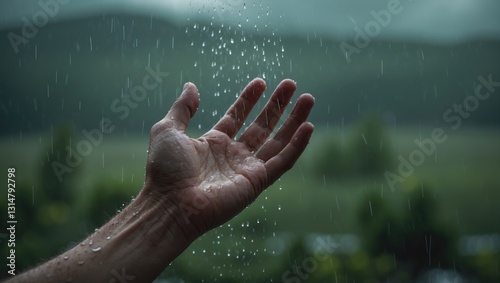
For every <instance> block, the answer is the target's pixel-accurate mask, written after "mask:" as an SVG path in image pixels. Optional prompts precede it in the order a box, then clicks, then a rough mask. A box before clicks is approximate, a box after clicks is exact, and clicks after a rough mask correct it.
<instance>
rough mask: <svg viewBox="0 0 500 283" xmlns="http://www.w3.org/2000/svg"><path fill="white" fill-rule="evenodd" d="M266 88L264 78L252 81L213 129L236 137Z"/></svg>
mask: <svg viewBox="0 0 500 283" xmlns="http://www.w3.org/2000/svg"><path fill="white" fill-rule="evenodd" d="M265 89H266V82H264V80H262V79H260V78H257V79H254V80H253V81H251V82H250V83H249V84H248V85H247V86H246V87H245V89H244V90H243V92H242V93H241V95H240V96H239V97H238V99H236V101H235V102H234V103H233V105H231V107H229V109H228V110H227V112H226V114H224V116H223V117H222V118H221V119H220V120H219V122H217V124H215V126H214V127H213V128H212V129H213V130H217V131H220V132H223V133H226V134H227V135H228V136H229V137H230V138H231V139H232V138H234V137H235V136H236V133H238V131H239V130H240V129H241V127H242V126H243V123H244V122H245V120H246V119H247V117H248V115H249V114H250V111H252V109H253V107H254V106H255V104H256V103H257V101H258V100H259V98H260V97H261V96H262V94H263V93H264V90H265Z"/></svg>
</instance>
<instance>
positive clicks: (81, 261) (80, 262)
mask: <svg viewBox="0 0 500 283" xmlns="http://www.w3.org/2000/svg"><path fill="white" fill-rule="evenodd" d="M77 263H78V265H83V264H84V263H85V261H83V260H80V261H79V262H77Z"/></svg>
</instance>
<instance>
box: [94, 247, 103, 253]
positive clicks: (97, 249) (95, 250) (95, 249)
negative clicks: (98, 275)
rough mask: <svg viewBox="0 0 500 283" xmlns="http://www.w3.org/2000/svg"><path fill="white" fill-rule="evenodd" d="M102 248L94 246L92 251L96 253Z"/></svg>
mask: <svg viewBox="0 0 500 283" xmlns="http://www.w3.org/2000/svg"><path fill="white" fill-rule="evenodd" d="M100 250H101V247H97V248H93V249H92V251H93V252H94V253H96V252H98V251H100Z"/></svg>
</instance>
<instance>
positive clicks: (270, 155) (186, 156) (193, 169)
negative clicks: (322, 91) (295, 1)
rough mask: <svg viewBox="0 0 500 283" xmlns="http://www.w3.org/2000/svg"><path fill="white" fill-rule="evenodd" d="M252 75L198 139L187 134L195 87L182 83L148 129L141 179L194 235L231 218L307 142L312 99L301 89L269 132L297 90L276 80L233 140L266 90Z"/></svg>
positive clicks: (194, 105)
mask: <svg viewBox="0 0 500 283" xmlns="http://www.w3.org/2000/svg"><path fill="white" fill-rule="evenodd" d="M265 88H266V85H265V82H264V81H263V80H261V79H255V80H253V81H252V82H250V83H249V84H248V86H247V87H246V88H245V89H244V90H243V92H242V94H241V95H240V97H239V98H238V99H237V100H236V101H235V103H234V104H233V105H232V106H231V107H230V108H229V109H228V111H227V112H226V114H225V115H224V116H223V117H222V118H221V120H220V121H219V122H218V123H217V124H216V125H215V126H214V127H213V128H212V129H211V130H210V131H208V132H207V133H206V134H204V135H203V136H201V137H200V138H198V139H192V138H189V137H188V136H187V135H186V134H185V130H186V128H187V126H188V123H189V120H190V119H191V117H193V115H194V114H195V112H196V110H197V108H198V105H199V97H198V96H199V95H198V90H197V89H196V87H195V86H194V85H193V84H190V83H188V84H186V85H185V87H184V90H183V92H182V94H181V96H180V97H179V98H178V99H177V101H176V102H175V103H174V105H173V106H172V108H171V109H170V111H169V112H168V114H167V115H166V116H165V118H163V119H162V120H161V121H159V122H158V123H156V124H155V125H154V126H153V128H152V129H151V139H150V145H149V157H148V163H147V168H146V183H147V184H148V187H149V188H151V189H150V190H151V193H153V194H155V195H156V196H158V197H160V198H162V199H164V200H167V202H168V203H169V204H170V205H172V206H173V207H176V209H175V210H174V211H175V214H176V215H175V217H176V219H177V222H178V223H179V224H180V225H181V226H182V229H183V230H184V232H185V234H186V236H187V237H188V238H192V239H194V238H196V237H198V236H200V235H201V234H203V233H204V232H206V231H208V230H210V229H212V228H215V227H217V226H219V225H221V224H223V223H224V222H226V221H227V220H229V219H231V218H232V217H234V216H235V215H236V214H237V213H239V212H240V211H241V210H243V209H244V208H245V207H246V206H247V205H249V204H250V203H251V202H253V201H254V200H255V199H256V198H257V196H258V195H259V194H260V193H261V192H262V191H263V190H264V189H265V188H267V187H268V186H269V185H271V184H272V183H273V182H274V181H276V180H277V179H278V178H279V177H280V176H281V175H282V174H283V173H284V172H286V171H287V170H288V169H290V168H291V167H292V166H293V164H294V163H295V161H296V160H297V159H298V157H299V156H300V155H301V154H302V152H303V151H304V149H305V147H306V146H307V144H308V141H309V138H310V136H311V134H312V131H313V126H312V125H311V124H310V123H308V122H306V119H307V117H308V115H309V112H310V110H311V108H312V106H313V104H314V99H313V97H312V96H311V95H309V94H304V95H301V96H300V97H299V99H298V101H297V102H296V104H295V107H294V108H293V110H292V112H291V113H290V116H289V117H288V118H287V119H286V120H285V122H284V123H283V125H282V126H281V128H280V129H279V130H278V132H277V133H276V134H275V135H274V137H273V138H272V139H269V140H268V137H269V136H270V135H271V133H272V132H273V130H274V128H275V126H276V124H277V123H278V122H279V120H280V117H281V115H282V114H283V112H284V111H285V108H286V106H287V105H288V104H289V103H290V100H291V97H292V95H293V93H294V91H295V89H296V86H295V83H294V82H293V81H291V80H284V81H283V82H281V83H280V84H279V86H278V87H277V88H276V90H275V91H274V93H273V94H272V96H271V98H270V99H269V101H268V103H267V104H266V105H265V106H264V108H263V110H262V111H261V113H260V114H259V115H258V116H257V118H256V119H255V120H254V121H253V123H252V124H250V125H249V126H248V128H247V129H246V130H245V131H244V132H243V134H242V135H241V136H240V137H239V138H238V139H237V140H235V136H236V134H237V133H238V131H239V130H240V129H241V127H242V126H243V123H244V122H245V120H246V118H247V117H248V115H249V113H250V111H251V110H252V108H253V107H254V105H255V104H256V103H257V101H258V99H259V98H260V97H261V95H262V94H263V93H264V90H265Z"/></svg>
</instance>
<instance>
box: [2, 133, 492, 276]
mask: <svg viewBox="0 0 500 283" xmlns="http://www.w3.org/2000/svg"><path fill="white" fill-rule="evenodd" d="M431 131H432V129H430V128H429V129H427V128H426V129H418V128H417V129H415V128H413V129H412V128H401V129H396V130H390V131H388V132H387V134H388V137H389V140H390V141H391V144H392V147H393V149H394V153H395V155H396V156H399V155H402V156H404V157H405V158H408V155H409V153H410V152H411V151H412V150H415V149H416V148H417V147H416V146H415V144H414V143H413V141H414V140H415V139H420V138H426V137H429V136H430V132H431ZM353 133H354V130H351V129H346V130H344V131H340V130H339V129H330V128H328V129H327V128H321V127H320V128H318V129H317V130H316V133H315V135H314V136H313V139H312V141H311V143H310V146H309V148H308V149H307V151H306V152H305V154H304V155H303V157H301V159H300V160H299V161H298V163H297V164H296V166H295V167H294V168H293V169H292V170H291V171H290V172H288V173H287V174H286V175H285V176H283V177H282V178H281V180H279V181H278V182H276V183H275V184H274V185H273V186H272V187H270V188H269V189H268V190H267V191H265V192H264V193H263V194H262V195H261V196H260V197H259V198H258V199H257V201H256V202H255V203H253V204H252V205H251V206H250V207H248V208H247V209H246V210H244V211H243V212H242V213H241V214H240V215H238V216H237V217H236V218H234V219H233V220H231V221H230V222H229V223H228V224H226V225H224V226H223V227H220V228H218V229H216V230H214V231H211V232H210V233H208V234H206V235H205V236H203V237H202V238H201V239H199V240H198V241H197V242H195V243H194V244H193V245H192V246H191V247H190V248H189V249H188V250H187V251H186V252H185V253H184V254H183V255H181V256H180V257H179V258H178V260H177V261H175V262H174V263H173V265H172V267H171V268H168V269H167V271H166V272H165V277H168V278H174V277H179V278H185V277H186V276H187V275H186V274H190V275H189V276H194V277H192V278H198V279H200V278H207V280H208V278H211V280H208V281H215V280H217V279H218V280H220V281H222V282H232V281H235V282H240V281H241V278H242V277H245V276H250V277H249V278H253V279H249V280H250V281H255V280H260V279H262V278H273V277H276V276H275V274H278V275H280V274H281V273H283V272H284V271H286V270H287V269H289V268H290V267H291V266H292V263H290V262H288V264H286V263H285V264H284V263H283V262H287V261H289V260H290V254H289V253H290V252H289V251H288V255H287V250H288V249H289V248H290V247H293V245H294V243H295V244H296V243H297V242H300V241H301V239H303V238H304V237H305V236H307V235H309V234H312V233H320V234H352V233H354V234H357V233H362V232H363V228H364V227H362V226H360V225H359V223H358V221H357V218H356V213H357V211H358V210H359V207H362V206H363V205H366V206H368V205H370V206H371V203H370V204H368V203H361V200H362V199H363V195H365V194H366V193H367V192H373V191H375V192H377V194H380V196H382V198H384V199H385V200H386V201H388V202H389V203H390V204H391V205H392V206H393V207H395V210H396V211H399V212H401V211H404V210H409V209H410V210H411V204H410V200H409V197H408V192H409V191H411V190H415V189H419V188H420V187H421V186H423V184H425V185H426V186H428V187H430V188H431V190H430V192H432V197H433V199H435V200H436V202H437V203H438V206H439V209H438V210H437V211H438V213H437V214H436V215H433V217H435V218H436V219H440V220H442V221H444V223H447V224H448V225H450V226H452V227H454V228H453V229H455V230H456V231H457V233H458V234H459V235H474V234H492V233H500V224H499V222H498V219H500V210H498V206H497V202H498V199H500V175H499V174H498V173H499V169H500V146H499V144H500V132H498V131H497V130H493V129H487V128H485V129H467V128H464V129H460V130H457V131H456V132H452V133H451V132H450V133H449V138H448V140H447V141H446V142H445V143H443V144H440V145H438V150H437V154H435V155H433V156H430V157H427V159H426V160H425V162H424V163H423V164H422V165H421V166H419V167H417V168H416V170H415V173H414V174H413V175H412V176H410V177H409V178H407V179H406V181H405V182H404V183H403V184H401V185H400V186H398V187H397V188H396V190H394V191H392V190H390V189H389V187H388V185H387V183H386V181H385V179H384V177H383V176H381V175H378V176H377V175H375V176H363V175H360V176H356V177H350V178H338V179H335V178H333V179H332V178H328V177H327V176H324V177H321V176H318V174H316V173H315V172H313V171H314V168H315V167H314V163H315V162H317V156H318V154H320V155H321V152H323V151H324V150H325V148H324V143H323V141H324V140H326V139H329V138H331V137H335V138H337V139H340V140H347V141H348V140H349V139H348V137H349V136H350V135H352V134H353ZM198 135H199V133H191V136H192V137H196V136H198ZM74 139H75V140H78V137H74ZM50 144H51V143H50V135H47V134H45V135H40V136H24V137H20V138H19V139H16V140H12V139H10V140H8V139H3V140H1V141H0V151H1V156H2V159H3V160H4V161H5V162H4V164H5V165H6V166H13V167H15V168H16V172H17V175H16V178H17V182H18V184H19V185H20V186H19V187H18V188H19V189H18V191H17V203H18V206H21V205H24V206H27V208H25V207H22V208H21V207H20V208H19V210H24V211H32V210H33V208H36V207H43V206H44V205H45V202H47V201H50V200H48V199H47V198H46V197H43V192H42V191H41V190H40V184H39V182H40V180H41V178H40V174H39V173H38V172H39V171H40V170H39V168H40V166H41V164H42V163H43V162H42V160H43V159H44V158H45V159H46V158H47V157H46V155H47V154H46V152H45V151H47V150H50ZM147 146H148V136H147V135H144V136H142V137H141V136H133V137H127V138H123V137H113V136H109V137H105V138H104V141H103V143H102V144H101V145H99V146H98V147H95V148H94V149H93V151H92V153H91V155H89V156H88V157H86V158H85V159H84V161H83V162H82V164H81V166H79V167H78V168H77V169H78V171H79V172H75V173H74V174H75V180H74V181H75V182H74V183H75V184H76V185H75V186H74V187H73V190H74V192H73V194H74V195H75V200H76V201H75V203H74V204H72V203H70V201H65V200H64V199H62V200H61V201H60V202H62V203H65V202H67V203H66V205H65V206H64V205H63V206H64V207H65V208H64V209H63V210H59V212H61V211H62V212H64V213H66V214H68V215H70V216H68V217H67V219H66V221H67V222H65V220H64V219H63V220H61V221H60V222H59V223H58V225H57V227H58V228H57V229H58V230H55V231H62V232H63V234H64V233H65V232H64V231H66V232H67V230H68V229H73V228H76V229H75V230H73V231H72V233H69V234H70V235H72V237H73V238H70V239H69V241H70V242H68V241H66V242H64V243H58V244H55V245H54V247H53V249H52V250H45V251H41V252H40V253H41V256H42V257H43V258H46V257H47V256H52V255H54V253H57V251H61V250H63V249H65V247H68V246H71V243H72V242H71V241H75V242H77V241H78V240H79V239H81V238H83V237H85V236H86V235H88V234H89V233H91V232H92V231H93V229H94V228H97V227H98V226H99V225H101V224H102V223H95V222H96V221H95V220H94V221H93V222H92V221H89V218H95V217H93V216H95V215H97V216H96V217H97V219H100V220H101V221H105V219H107V218H109V217H110V216H111V215H112V214H113V213H114V212H115V211H117V210H118V209H120V208H121V205H122V204H126V203H127V202H128V201H129V199H130V198H132V196H134V195H135V194H136V193H137V192H138V191H139V189H140V188H141V186H142V182H143V180H144V166H145V162H146V157H147ZM331 162H332V164H333V163H334V162H335V160H331ZM20 190H24V191H20ZM104 192H108V194H107V195H105V197H103V198H104V199H105V200H107V201H104V202H102V201H101V202H99V201H98V200H99V197H100V196H101V195H103V194H104ZM422 192H423V191H422ZM114 193H117V195H118V196H119V197H113V196H114ZM110 196H111V197H110ZM93 202H96V204H93ZM3 205H4V201H2V206H3ZM93 205H94V206H93ZM29 206H31V208H29ZM18 217H19V221H20V222H21V223H23V222H40V221H41V222H43V221H44V220H43V219H41V218H40V217H39V216H37V215H29V214H25V215H22V214H21V215H18ZM23 217H24V218H23ZM47 217H49V216H47ZM26 218H28V219H26ZM70 219H71V221H69V220H70ZM21 225H22V224H21ZM35 227H37V226H36V225H35V226H25V227H23V228H22V229H20V230H19V231H18V235H19V238H18V241H19V242H18V243H19V244H18V245H19V248H18V249H20V250H21V249H23V245H26V246H31V244H29V241H31V240H32V239H31V238H30V237H32V236H33V235H32V234H34V233H35V234H36V233H39V232H37V231H35V230H36V228H35ZM55 231H48V230H47V231H44V232H43V233H42V234H43V235H44V237H47V236H48V237H50V236H51V233H52V232H54V233H55ZM25 235H27V236H25ZM30 235H31V236H30ZM66 235H68V234H66ZM68 237H69V236H67V237H61V238H68ZM30 239H31V240H30ZM273 239H274V240H273ZM276 239H278V240H276ZM48 241H50V240H48ZM57 246H58V248H56V247H57ZM283 246H284V247H283ZM25 248H26V247H25ZM31 254H32V255H33V252H32V251H31ZM43 258H30V260H28V261H27V263H26V264H27V265H28V264H34V263H36V262H39V261H40V260H42V259H43ZM283 258H284V260H283ZM286 258H288V260H286ZM277 259H280V260H277ZM21 262H22V261H21ZM22 267H23V268H25V267H26V266H22ZM191 267H196V270H197V271H196V272H194V273H193V270H192V269H190V268H191ZM207 276H209V277H207ZM238 278H239V279H238ZM259 278H260V279H259ZM276 278H279V276H278V277H276Z"/></svg>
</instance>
